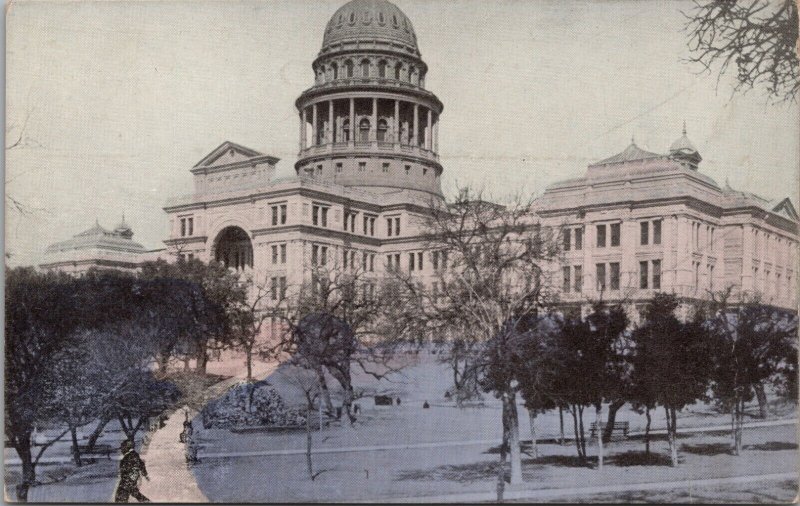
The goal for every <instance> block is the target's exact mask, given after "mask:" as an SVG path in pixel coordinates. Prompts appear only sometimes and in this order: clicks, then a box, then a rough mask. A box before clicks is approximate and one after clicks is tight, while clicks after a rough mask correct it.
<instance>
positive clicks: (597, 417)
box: [594, 404, 605, 471]
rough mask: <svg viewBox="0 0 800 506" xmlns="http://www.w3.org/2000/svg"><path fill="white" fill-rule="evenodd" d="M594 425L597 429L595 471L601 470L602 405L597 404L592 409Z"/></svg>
mask: <svg viewBox="0 0 800 506" xmlns="http://www.w3.org/2000/svg"><path fill="white" fill-rule="evenodd" d="M594 414H595V417H594V419H595V422H594V423H595V425H596V427H597V469H598V470H599V471H602V470H603V438H604V437H605V434H604V431H602V430H600V427H601V426H602V425H601V424H602V423H603V405H602V404H597V405H596V406H595V408H594Z"/></svg>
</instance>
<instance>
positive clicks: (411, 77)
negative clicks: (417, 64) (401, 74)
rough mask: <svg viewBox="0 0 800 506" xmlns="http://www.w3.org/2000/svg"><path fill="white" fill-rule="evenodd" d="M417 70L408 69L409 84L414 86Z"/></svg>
mask: <svg viewBox="0 0 800 506" xmlns="http://www.w3.org/2000/svg"><path fill="white" fill-rule="evenodd" d="M416 74H417V69H416V68H414V67H408V82H409V83H411V84H414V78H415V77H416Z"/></svg>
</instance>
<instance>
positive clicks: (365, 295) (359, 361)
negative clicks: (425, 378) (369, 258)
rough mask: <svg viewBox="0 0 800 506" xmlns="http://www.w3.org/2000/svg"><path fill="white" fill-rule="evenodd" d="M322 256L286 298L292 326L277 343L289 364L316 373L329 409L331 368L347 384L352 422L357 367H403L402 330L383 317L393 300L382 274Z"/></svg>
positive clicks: (375, 373) (376, 371)
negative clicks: (397, 359) (397, 354)
mask: <svg viewBox="0 0 800 506" xmlns="http://www.w3.org/2000/svg"><path fill="white" fill-rule="evenodd" d="M317 260H318V261H317V262H316V263H317V265H312V266H311V268H310V269H309V273H310V276H309V278H308V279H307V280H306V282H304V283H302V284H301V285H300V286H299V287H298V288H297V290H294V291H293V292H294V293H292V294H291V295H290V296H288V297H287V299H286V304H285V310H284V311H282V312H281V314H282V316H283V322H284V324H285V326H286V328H287V330H288V331H287V332H283V333H281V335H280V337H281V338H280V340H279V342H278V343H277V344H276V345H275V346H274V348H275V349H276V351H277V352H279V354H280V355H281V356H283V357H285V360H286V362H287V363H289V364H292V365H297V366H300V367H304V368H306V369H309V370H311V371H314V372H315V373H316V374H317V378H318V381H319V384H320V389H321V393H322V397H323V400H324V402H325V404H326V408H327V409H328V410H331V409H332V404H331V402H330V394H329V393H328V387H327V383H326V380H325V374H324V373H325V372H326V371H327V372H328V373H329V374H330V375H331V376H332V377H333V378H334V379H335V380H336V381H337V383H339V385H340V386H341V387H342V391H343V400H342V408H343V410H344V412H345V413H346V414H347V416H348V418H349V420H350V423H351V424H353V423H355V421H356V418H355V416H354V414H353V413H352V412H351V407H352V403H353V401H354V400H355V398H356V393H355V390H354V387H353V377H352V367H353V366H358V367H360V368H361V369H362V370H363V371H364V372H365V373H366V374H369V375H370V376H372V377H374V378H376V379H381V378H383V377H385V376H386V375H388V374H391V373H393V372H396V371H397V370H398V369H399V367H398V366H397V364H395V363H393V358H394V350H395V348H396V346H397V345H398V344H399V342H398V341H397V340H396V339H395V337H396V336H397V334H396V333H395V332H394V331H393V329H394V327H392V326H390V325H386V319H385V316H384V315H385V314H386V307H387V305H388V304H389V300H390V299H389V298H388V297H387V296H386V291H385V290H384V289H383V287H382V285H380V284H379V282H378V279H377V278H376V277H375V276H374V275H373V274H372V273H371V272H368V271H366V270H364V269H362V268H361V267H359V266H357V265H356V262H355V261H354V260H351V261H350V262H343V263H339V262H338V261H332V262H330V263H328V262H327V259H326V260H322V258H318V259H317ZM323 262H324V263H323Z"/></svg>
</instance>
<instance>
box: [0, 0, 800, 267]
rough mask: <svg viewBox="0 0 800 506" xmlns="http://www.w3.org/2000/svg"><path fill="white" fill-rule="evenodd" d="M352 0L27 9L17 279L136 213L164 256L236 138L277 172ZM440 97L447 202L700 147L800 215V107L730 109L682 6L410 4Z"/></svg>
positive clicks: (20, 79) (710, 168) (20, 29)
mask: <svg viewBox="0 0 800 506" xmlns="http://www.w3.org/2000/svg"><path fill="white" fill-rule="evenodd" d="M342 4H343V2H342V1H341V0H335V1H333V0H324V1H313V2H312V1H295V0H286V1H278V0H276V1H266V2H254V1H225V2H212V1H205V0H202V1H193V2H172V1H160V2H152V1H151V2H133V1H125V2H122V1H113V2H89V1H83V0H82V1H79V2H78V1H71V2H66V1H62V2H46V1H20V2H18V3H15V4H14V5H13V6H12V7H11V8H10V10H9V12H8V16H7V27H8V28H7V29H8V37H7V69H8V70H7V84H8V89H7V105H8V108H9V109H8V117H7V121H8V124H9V125H20V124H21V123H22V122H23V119H24V118H25V117H26V115H27V116H28V117H29V119H28V123H27V135H28V136H29V138H30V139H32V140H33V141H35V142H36V143H38V144H39V145H40V146H30V147H25V148H23V149H15V150H12V151H11V152H9V153H8V155H7V175H6V179H7V181H9V182H8V184H7V191H9V192H11V193H12V194H13V195H14V196H15V197H16V198H18V199H19V200H22V201H23V202H25V203H27V204H29V205H31V206H33V207H36V208H40V210H39V211H37V212H36V213H35V214H34V215H32V216H30V217H25V216H20V215H19V214H17V213H15V212H13V211H9V212H8V213H7V223H6V234H7V235H6V239H7V243H6V246H7V249H8V250H9V251H11V252H12V254H13V255H14V256H13V257H12V260H11V263H12V264H29V263H36V262H38V261H40V260H41V254H42V252H43V250H44V248H45V247H46V246H47V244H49V243H51V242H54V241H57V240H63V239H66V238H68V237H70V236H72V235H73V234H75V233H78V232H80V231H82V230H84V229H86V228H89V227H90V226H92V225H93V224H94V220H95V218H98V219H99V220H100V223H101V224H103V225H105V226H106V227H113V226H114V224H115V223H116V222H118V221H119V218H120V214H121V213H122V212H123V211H124V212H125V215H126V218H127V220H128V222H129V223H130V224H131V225H132V227H133V229H134V232H135V233H136V235H135V239H137V240H139V241H141V242H142V243H143V244H144V245H145V246H146V247H148V248H158V247H161V246H162V244H161V240H163V239H164V238H165V236H166V227H167V225H166V215H165V214H164V212H163V211H162V210H161V207H162V205H163V204H164V201H165V200H166V199H167V198H168V197H170V196H172V195H175V194H184V193H189V192H191V174H190V173H189V168H191V166H192V165H194V163H196V162H197V161H198V160H199V159H200V158H202V157H203V156H204V155H205V154H206V153H208V152H209V151H211V150H212V149H213V148H215V147H216V146H217V145H218V144H219V143H221V142H222V141H224V140H231V141H234V142H238V143H240V144H243V145H246V146H249V147H252V148H254V149H257V150H259V151H262V152H265V153H269V154H272V155H275V156H278V157H280V158H281V162H280V163H279V165H278V167H279V173H280V174H287V175H288V174H291V173H292V172H293V164H294V161H295V158H296V151H297V145H298V139H297V135H298V124H297V115H296V112H295V109H294V100H295V98H296V97H297V96H298V94H299V93H300V92H301V91H302V90H304V89H306V88H308V87H309V86H311V84H312V82H313V75H312V72H311V67H310V66H311V61H312V60H313V58H314V57H315V56H316V54H317V51H318V50H319V47H320V44H321V41H322V32H323V29H324V27H325V24H326V23H327V21H328V19H329V18H330V16H331V15H333V13H334V12H335V11H336V9H337V8H338V7H339V6H340V5H342ZM396 4H397V5H398V6H399V7H400V8H401V9H402V10H403V11H404V12H405V13H406V14H407V15H408V16H409V17H410V19H411V21H412V22H413V24H414V27H415V29H416V32H417V37H418V40H419V46H420V50H421V51H422V56H423V59H424V60H425V61H426V62H427V63H428V65H429V67H430V71H429V74H428V76H427V82H426V85H427V87H428V88H429V89H430V90H431V91H433V92H434V93H436V94H437V95H438V96H439V98H440V99H441V100H442V101H443V102H444V105H445V109H444V113H443V115H442V119H441V127H440V130H439V141H440V142H439V145H440V152H441V157H442V163H443V165H444V167H445V177H444V185H445V188H446V191H448V192H452V188H453V187H454V185H455V184H456V183H458V184H474V185H478V186H481V185H484V186H486V187H487V188H489V189H490V190H491V192H492V193H493V194H495V195H502V194H506V193H512V192H517V191H519V190H520V189H524V190H525V191H527V192H532V193H541V191H542V190H543V189H544V188H545V187H546V186H547V185H548V184H550V183H552V182H554V181H557V180H559V179H564V178H569V177H576V176H580V175H581V174H583V172H584V171H585V169H586V165H587V164H588V163H590V162H591V161H594V160H598V159H601V158H604V157H606V156H609V155H612V154H614V153H616V152H619V151H621V150H622V149H624V148H625V147H626V146H627V144H628V143H629V142H630V138H631V135H635V137H636V142H637V144H639V145H640V146H641V147H643V148H645V149H649V150H651V151H656V152H664V151H666V150H667V148H668V146H669V144H670V143H671V142H672V141H673V140H674V139H676V138H677V137H679V136H680V130H681V124H682V122H683V120H686V122H687V126H688V130H689V137H690V138H691V139H692V140H693V141H694V143H695V145H696V146H697V147H698V149H699V150H700V152H701V154H702V155H703V157H704V161H703V163H702V164H701V166H700V170H701V171H702V172H704V173H705V174H707V175H709V176H711V177H713V178H714V179H716V180H717V181H718V182H719V183H720V184H723V183H724V181H725V178H726V177H727V178H728V179H729V180H730V183H731V185H732V186H734V187H737V188H741V189H747V190H750V191H754V192H756V193H760V194H762V195H764V196H766V197H768V198H780V197H784V196H791V197H792V198H793V200H794V201H795V203H797V187H798V167H799V166H800V154H799V153H798V152H799V151H800V141H799V140H798V139H800V126H798V121H799V120H798V112H799V111H798V107H797V105H791V106H788V105H780V106H771V105H768V104H767V101H766V98H765V95H764V94H763V93H762V92H761V91H760V90H755V91H752V92H749V93H748V94H746V95H744V96H734V97H732V95H731V87H730V82H729V81H728V80H726V79H723V80H722V82H721V84H720V86H719V89H718V90H717V89H716V75H711V76H709V75H697V74H696V71H697V70H698V69H697V68H693V67H689V66H687V65H686V64H684V63H682V62H681V59H682V58H685V57H686V56H687V47H686V36H685V34H684V33H683V32H682V31H681V28H682V26H683V23H684V20H683V17H682V15H681V13H680V10H681V9H688V8H690V6H691V4H690V3H689V2H678V1H674V2H670V1H656V0H652V1H640V2H633V1H606V2H584V1H562V0H557V1H556V0H551V1H533V0H531V1H522V0H517V1H502V2H500V1H498V2H488V1H479V0H449V1H445V0H431V1H422V0H397V2H396Z"/></svg>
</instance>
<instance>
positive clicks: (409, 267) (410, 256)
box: [408, 253, 416, 271]
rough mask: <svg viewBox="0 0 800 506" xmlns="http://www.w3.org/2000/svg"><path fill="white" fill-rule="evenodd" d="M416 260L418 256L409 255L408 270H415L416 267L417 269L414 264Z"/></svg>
mask: <svg viewBox="0 0 800 506" xmlns="http://www.w3.org/2000/svg"><path fill="white" fill-rule="evenodd" d="M414 258H416V255H414V253H409V254H408V270H410V271H413V270H415V269H414V267H415V266H414V263H415V262H414Z"/></svg>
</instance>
